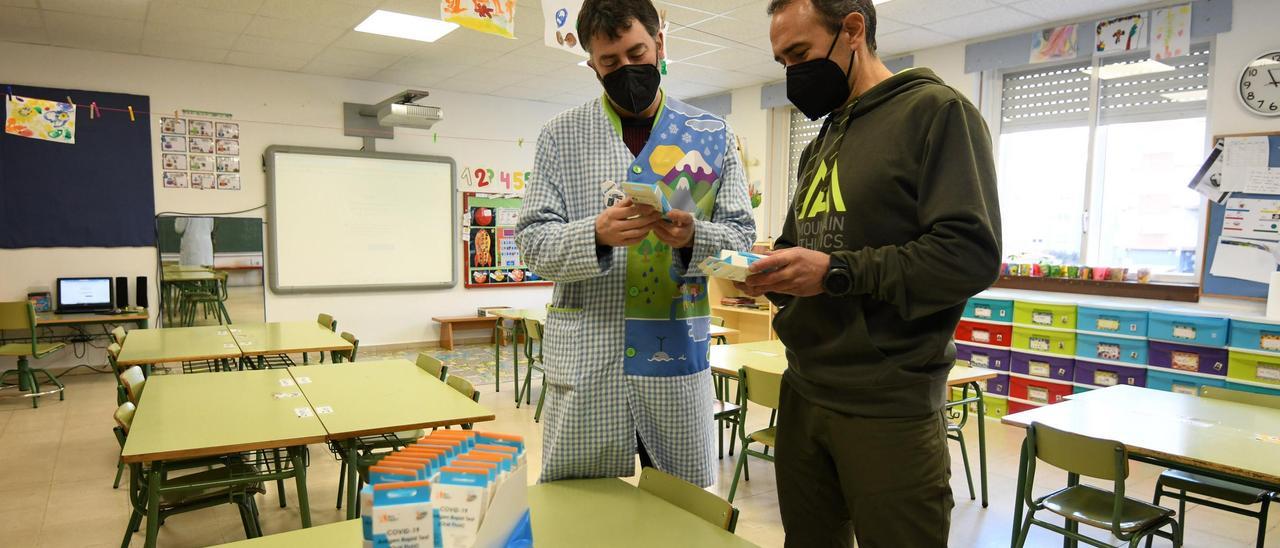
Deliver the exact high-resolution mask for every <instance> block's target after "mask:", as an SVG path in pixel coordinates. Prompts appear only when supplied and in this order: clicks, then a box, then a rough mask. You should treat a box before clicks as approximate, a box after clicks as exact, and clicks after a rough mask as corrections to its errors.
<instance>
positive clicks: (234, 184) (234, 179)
mask: <svg viewBox="0 0 1280 548" xmlns="http://www.w3.org/2000/svg"><path fill="white" fill-rule="evenodd" d="M218 190H240V176H239V175H234V174H229V173H219V174H218Z"/></svg>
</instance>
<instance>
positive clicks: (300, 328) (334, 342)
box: [226, 321, 351, 368]
mask: <svg viewBox="0 0 1280 548" xmlns="http://www.w3.org/2000/svg"><path fill="white" fill-rule="evenodd" d="M226 328H227V329H228V330H230V331H231V335H232V336H233V337H235V341H236V344H237V345H239V346H240V352H241V353H242V354H243V355H244V356H245V357H248V358H253V357H256V358H257V361H258V366H259V368H261V367H262V366H263V363H264V361H265V359H266V356H274V355H279V354H290V353H293V354H297V353H300V352H326V351H335V350H336V351H342V350H351V343H349V342H347V340H346V339H343V338H342V337H341V336H339V335H338V334H337V333H334V332H333V331H330V330H328V329H325V328H324V327H321V326H320V324H318V323H316V322H314V321H310V322H305V321H304V322H271V323H238V324H234V325H228V326H226Z"/></svg>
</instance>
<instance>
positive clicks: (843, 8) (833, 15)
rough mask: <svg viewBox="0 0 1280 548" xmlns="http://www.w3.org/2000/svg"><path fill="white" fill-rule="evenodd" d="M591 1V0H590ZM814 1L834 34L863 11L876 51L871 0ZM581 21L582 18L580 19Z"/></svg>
mask: <svg viewBox="0 0 1280 548" xmlns="http://www.w3.org/2000/svg"><path fill="white" fill-rule="evenodd" d="M588 1H590V0H588ZM792 1H793V0H771V1H770V2H769V9H768V10H766V12H767V13H768V14H769V15H773V12H775V11H778V10H780V9H782V8H785V7H787V5H788V4H790V3H791V2H792ZM809 1H810V2H812V3H813V7H814V9H817V10H818V15H820V16H821V17H822V22H824V23H826V24H827V30H829V31H831V33H832V34H838V33H839V32H840V28H841V27H843V26H844V18H845V17H847V16H848V15H849V14H850V13H854V12H857V13H861V14H862V19H863V20H864V21H866V26H867V49H869V50H871V53H875V52H876V6H875V4H873V3H872V2H871V0H809ZM579 21H581V19H579Z"/></svg>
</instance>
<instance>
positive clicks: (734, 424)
mask: <svg viewBox="0 0 1280 548" xmlns="http://www.w3.org/2000/svg"><path fill="white" fill-rule="evenodd" d="M731 379H732V377H731V376H730V375H722V374H720V373H716V372H715V371H712V372H711V382H712V384H713V385H714V386H715V389H716V397H715V399H714V400H712V402H711V418H712V420H714V421H716V432H717V435H716V438H717V440H716V448H717V451H719V454H720V458H722V459H723V458H724V431H725V428H728V429H729V456H730V457H732V456H733V447H734V445H735V444H736V443H737V442H738V438H737V435H738V409H739V408H740V407H741V405H742V400H737V401H732V402H731V401H728V400H727V399H726V398H727V397H728V394H729V381H730V380H731ZM734 394H735V396H736V395H737V392H734ZM769 426H773V423H772V422H770V423H769ZM748 479H749V478H748Z"/></svg>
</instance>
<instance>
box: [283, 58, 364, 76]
mask: <svg viewBox="0 0 1280 548" xmlns="http://www.w3.org/2000/svg"><path fill="white" fill-rule="evenodd" d="M379 70H380V69H379V68H378V67H370V66H360V65H347V64H344V63H332V62H328V61H324V60H321V59H316V60H315V61H312V62H310V63H308V64H307V66H305V67H303V68H302V71H303V72H307V73H310V74H323V75H325V76H337V77H339V78H355V79H357V80H368V79H369V78H372V77H373V75H375V74H377V73H378V72H379Z"/></svg>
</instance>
